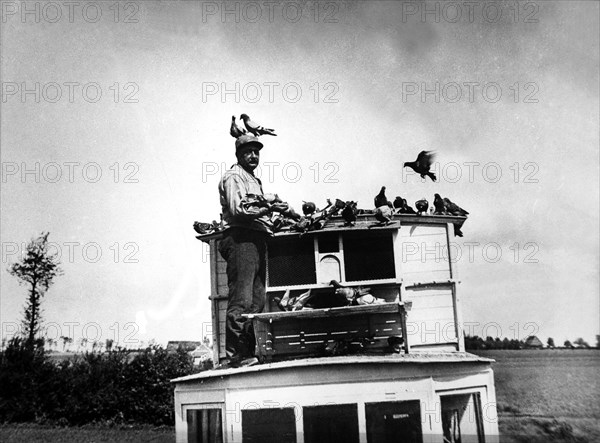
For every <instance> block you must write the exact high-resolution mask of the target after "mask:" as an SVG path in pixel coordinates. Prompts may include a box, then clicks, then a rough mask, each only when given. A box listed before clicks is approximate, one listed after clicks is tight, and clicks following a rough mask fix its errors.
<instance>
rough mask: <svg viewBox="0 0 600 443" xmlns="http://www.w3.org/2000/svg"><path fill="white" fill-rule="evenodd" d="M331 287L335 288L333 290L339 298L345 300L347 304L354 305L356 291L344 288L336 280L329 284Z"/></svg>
mask: <svg viewBox="0 0 600 443" xmlns="http://www.w3.org/2000/svg"><path fill="white" fill-rule="evenodd" d="M329 285H330V286H333V288H334V289H335V295H336V296H337V297H339V298H343V299H344V300H345V304H346V305H349V304H350V303H352V300H354V297H355V295H356V290H355V289H353V288H347V287H345V286H342V285H341V284H340V283H339V282H338V281H336V280H331V281H330V282H329Z"/></svg>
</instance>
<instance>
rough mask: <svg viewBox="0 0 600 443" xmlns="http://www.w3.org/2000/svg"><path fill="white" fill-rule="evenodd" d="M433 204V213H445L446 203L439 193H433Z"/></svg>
mask: <svg viewBox="0 0 600 443" xmlns="http://www.w3.org/2000/svg"><path fill="white" fill-rule="evenodd" d="M433 206H434V207H435V211H434V212H433V213H434V214H435V215H443V214H446V203H445V202H444V199H443V198H442V197H441V196H440V194H435V198H434V199H433Z"/></svg>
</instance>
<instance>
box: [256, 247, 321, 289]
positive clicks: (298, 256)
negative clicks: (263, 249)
mask: <svg viewBox="0 0 600 443" xmlns="http://www.w3.org/2000/svg"><path fill="white" fill-rule="evenodd" d="M268 251H269V252H268V256H269V258H268V264H267V274H268V285H269V286H271V287H272V286H287V285H307V284H313V283H316V281H317V274H316V268H315V248H314V243H313V238H312V236H306V237H303V238H298V237H292V238H285V237H284V238H281V237H280V238H273V239H272V240H271V241H270V242H269V247H268Z"/></svg>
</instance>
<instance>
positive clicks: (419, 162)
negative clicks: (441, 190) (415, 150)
mask: <svg viewBox="0 0 600 443" xmlns="http://www.w3.org/2000/svg"><path fill="white" fill-rule="evenodd" d="M434 159H435V153H434V152H433V151H421V152H420V153H419V155H418V156H417V159H416V160H415V161H414V162H405V163H404V167H405V168H406V167H409V168H411V169H412V170H413V171H415V172H416V173H417V174H419V175H420V176H421V178H424V177H425V176H427V177H429V178H430V179H431V180H433V181H436V180H437V177H436V176H435V174H434V173H433V172H430V169H431V164H432V163H433V160H434Z"/></svg>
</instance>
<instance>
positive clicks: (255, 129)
mask: <svg viewBox="0 0 600 443" xmlns="http://www.w3.org/2000/svg"><path fill="white" fill-rule="evenodd" d="M240 118H241V119H242V120H244V126H246V129H247V130H248V132H251V133H252V134H254V136H255V137H258V136H259V135H265V134H266V135H275V136H276V135H277V134H275V129H268V128H265V127H264V126H261V125H259V124H258V123H256V122H253V121H252V120H250V117H248V115H247V114H242V115H240Z"/></svg>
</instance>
